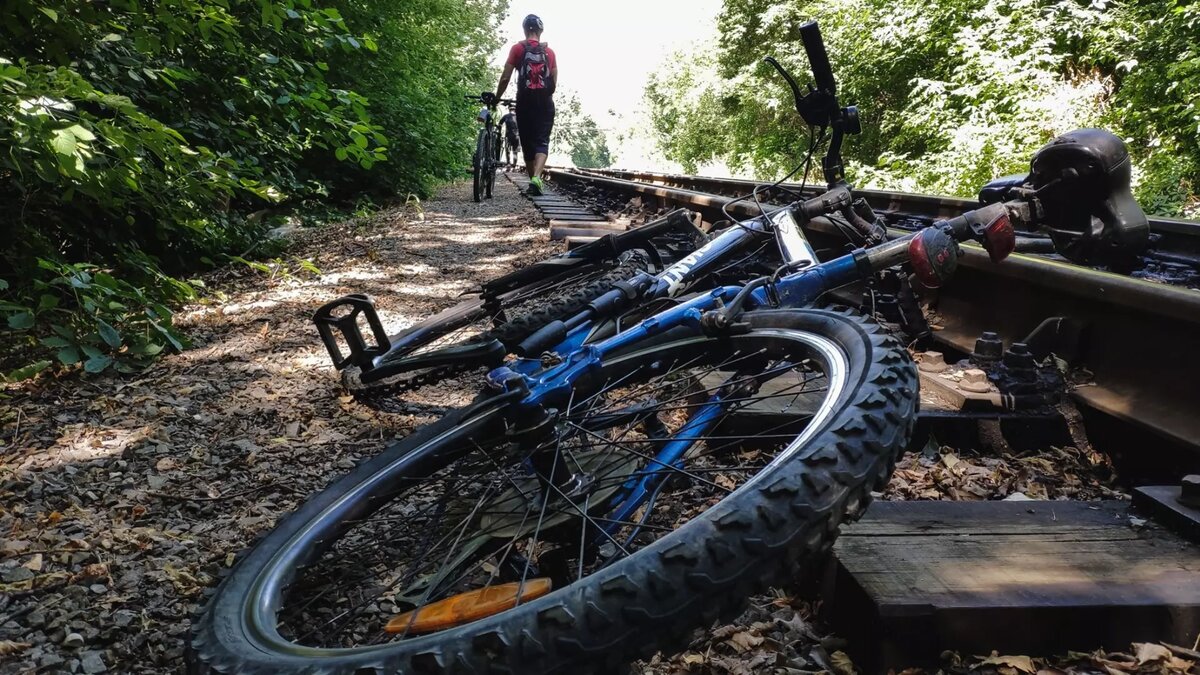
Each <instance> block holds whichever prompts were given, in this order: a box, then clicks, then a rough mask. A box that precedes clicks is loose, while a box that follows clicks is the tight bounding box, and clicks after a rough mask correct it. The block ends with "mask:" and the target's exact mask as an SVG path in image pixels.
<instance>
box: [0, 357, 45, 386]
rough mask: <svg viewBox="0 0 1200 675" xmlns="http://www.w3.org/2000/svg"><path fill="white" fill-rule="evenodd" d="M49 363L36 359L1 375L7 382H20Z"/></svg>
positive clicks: (35, 373) (43, 368)
mask: <svg viewBox="0 0 1200 675" xmlns="http://www.w3.org/2000/svg"><path fill="white" fill-rule="evenodd" d="M50 363H51V362H50V361H36V362H34V363H31V364H29V365H27V366H25V367H23V368H17V369H16V370H14V371H12V372H10V373H8V374H7V375H3V378H4V380H5V381H8V382H20V381H21V380H28V379H29V378H31V377H33V376H34V375H37V374H38V373H40V372H42V371H43V370H45V369H47V368H49V367H50Z"/></svg>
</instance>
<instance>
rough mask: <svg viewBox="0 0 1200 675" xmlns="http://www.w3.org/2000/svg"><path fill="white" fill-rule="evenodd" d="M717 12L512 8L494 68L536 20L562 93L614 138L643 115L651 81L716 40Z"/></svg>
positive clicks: (679, 6)
mask: <svg viewBox="0 0 1200 675" xmlns="http://www.w3.org/2000/svg"><path fill="white" fill-rule="evenodd" d="M720 10H721V0H540V1H538V0H512V2H511V4H510V6H509V11H508V18H507V19H506V20H505V22H504V24H503V26H502V32H503V36H504V39H505V44H506V46H505V47H504V48H503V49H502V50H501V52H499V53H497V54H496V57H495V59H494V62H495V64H496V65H497V66H500V67H503V65H504V60H505V57H506V56H508V49H509V48H510V47H511V46H512V45H513V43H514V42H519V41H520V40H523V39H525V34H524V32H523V31H522V30H521V20H522V19H524V18H525V16H526V15H528V14H537V15H538V16H540V17H541V18H542V21H543V22H544V23H545V26H546V32H545V33H543V34H542V39H543V40H545V41H546V43H547V44H548V45H550V48H551V49H553V50H554V54H555V56H556V57H557V58H558V83H559V87H561V88H562V89H565V90H570V91H574V92H575V93H577V94H578V95H579V100H580V103H581V104H582V105H583V110H584V112H586V113H588V114H590V115H591V116H592V118H593V119H595V120H596V123H597V124H599V125H600V127H601V128H603V129H605V130H607V131H610V132H611V131H613V127H614V125H623V124H628V123H629V122H628V120H632V119H634V118H635V117H636V115H637V113H638V112H639V111H640V109H641V107H642V105H643V103H642V91H643V89H644V88H645V86H646V78H647V76H648V75H649V74H650V73H652V72H654V71H655V70H657V69H658V67H659V66H660V65H661V64H662V63H663V62H664V61H665V60H666V59H667V58H668V57H669V56H670V55H671V54H672V53H674V52H675V51H677V50H679V49H682V48H685V47H695V46H697V45H704V44H705V43H706V42H708V41H710V40H711V39H712V38H713V37H714V36H715V35H716V19H717V14H718V13H719V12H720ZM515 87H516V82H515V81H514V82H513V83H512V84H510V85H509V91H508V92H507V93H508V95H510V96H511V95H513V94H514V93H515V92H516V89H515ZM609 110H612V111H614V112H615V113H616V114H617V117H616V118H613V117H611V116H610V115H609V114H608V111H609ZM622 118H623V119H624V120H625V121H624V122H622V121H619V120H621V119H622Z"/></svg>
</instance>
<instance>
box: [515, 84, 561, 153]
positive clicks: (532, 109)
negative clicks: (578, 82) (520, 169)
mask: <svg viewBox="0 0 1200 675" xmlns="http://www.w3.org/2000/svg"><path fill="white" fill-rule="evenodd" d="M517 129H518V130H519V131H520V133H521V151H522V154H524V155H525V162H526V163H527V164H528V163H532V162H533V156H534V155H537V154H543V155H548V154H550V132H551V131H552V130H553V129H554V99H552V98H550V97H549V96H545V97H541V96H526V97H518V98H517Z"/></svg>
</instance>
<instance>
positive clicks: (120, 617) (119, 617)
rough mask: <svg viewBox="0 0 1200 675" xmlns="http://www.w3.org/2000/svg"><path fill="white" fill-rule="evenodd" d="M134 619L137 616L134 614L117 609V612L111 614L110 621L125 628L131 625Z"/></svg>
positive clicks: (126, 610)
mask: <svg viewBox="0 0 1200 675" xmlns="http://www.w3.org/2000/svg"><path fill="white" fill-rule="evenodd" d="M136 617H137V614H134V613H133V612H131V611H129V610H128V609H118V610H117V611H115V612H113V615H112V620H113V623H115V624H116V625H117V626H120V627H121V628H124V627H125V626H128V625H129V624H131V623H133V620H134V618H136Z"/></svg>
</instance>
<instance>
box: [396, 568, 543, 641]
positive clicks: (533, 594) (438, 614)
mask: <svg viewBox="0 0 1200 675" xmlns="http://www.w3.org/2000/svg"><path fill="white" fill-rule="evenodd" d="M549 592H550V579H548V578H546V577H538V578H536V579H529V580H526V581H525V584H524V585H522V584H520V583H517V582H514V583H511V584H500V585H499V586H488V587H487V588H480V589H478V590H475V591H467V592H466V593H459V594H458V595H454V596H451V597H449V598H446V599H445V600H438V601H437V602H435V603H433V604H430V605H425V606H424V607H421V608H420V609H414V610H413V611H411V612H405V613H403V614H400V615H398V616H396V617H393V618H392V620H391V621H389V622H388V623H387V625H386V626H384V627H383V630H385V631H387V632H388V633H404V632H406V631H407V632H408V633H416V634H420V633H432V632H434V631H438V630H445V629H447V628H454V627H455V626H461V625H463V624H464V623H470V622H472V621H477V620H479V619H482V618H484V617H489V616H492V615H493V614H499V613H500V612H503V611H504V610H506V609H512V608H513V607H516V606H517V603H518V602H529V601H530V600H533V599H535V598H540V597H542V596H543V595H545V594H547V593H549Z"/></svg>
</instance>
